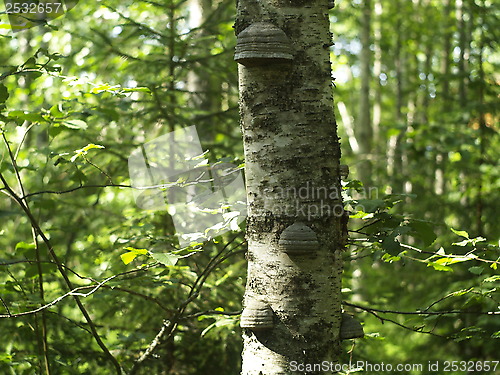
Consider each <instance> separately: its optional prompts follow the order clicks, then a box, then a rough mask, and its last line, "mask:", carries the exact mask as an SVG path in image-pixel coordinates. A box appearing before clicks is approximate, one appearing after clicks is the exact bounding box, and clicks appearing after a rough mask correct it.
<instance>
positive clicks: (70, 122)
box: [61, 120, 88, 130]
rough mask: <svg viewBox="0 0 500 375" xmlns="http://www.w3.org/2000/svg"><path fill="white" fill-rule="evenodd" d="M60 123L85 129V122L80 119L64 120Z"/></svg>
mask: <svg viewBox="0 0 500 375" xmlns="http://www.w3.org/2000/svg"><path fill="white" fill-rule="evenodd" d="M61 124H62V125H64V126H66V127H67V128H70V129H77V130H85V129H87V127H88V126H87V123H86V122H85V121H82V120H66V121H63V122H61Z"/></svg>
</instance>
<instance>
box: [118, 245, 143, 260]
mask: <svg viewBox="0 0 500 375" xmlns="http://www.w3.org/2000/svg"><path fill="white" fill-rule="evenodd" d="M125 250H128V251H129V252H128V253H125V254H122V255H120V258H121V259H122V262H123V263H125V264H129V263H130V262H132V261H133V260H134V259H135V258H136V257H137V256H138V255H145V254H147V253H148V251H147V250H146V249H136V248H133V247H126V248H125Z"/></svg>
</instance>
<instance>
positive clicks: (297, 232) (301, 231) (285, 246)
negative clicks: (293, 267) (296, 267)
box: [278, 222, 319, 255]
mask: <svg viewBox="0 0 500 375" xmlns="http://www.w3.org/2000/svg"><path fill="white" fill-rule="evenodd" d="M278 245H279V248H280V249H281V250H283V251H284V252H285V253H287V254H288V255H302V254H314V253H315V252H316V251H317V250H318V247H319V242H318V238H317V237H316V233H314V231H313V230H312V229H311V228H309V227H308V226H307V225H305V224H304V223H300V222H298V223H294V224H292V225H290V226H289V227H287V228H286V229H285V230H284V231H283V232H282V233H281V236H280V238H279V240H278Z"/></svg>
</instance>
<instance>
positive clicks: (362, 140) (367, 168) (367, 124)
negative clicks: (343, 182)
mask: <svg viewBox="0 0 500 375" xmlns="http://www.w3.org/2000/svg"><path fill="white" fill-rule="evenodd" d="M371 14H372V3H371V0H365V1H364V2H363V7H362V16H361V56H360V63H361V76H360V78H361V93H360V94H361V95H360V105H359V119H358V124H357V126H356V128H355V129H356V130H357V137H356V138H357V139H358V143H359V145H360V147H361V159H362V160H361V161H360V163H358V175H359V176H358V178H359V179H360V180H361V181H363V183H364V184H365V186H368V185H369V184H370V183H371V169H372V168H371V167H372V163H371V153H372V142H373V128H372V122H371V108H370V81H371V76H372V75H371V50H370V45H371V38H370V35H371Z"/></svg>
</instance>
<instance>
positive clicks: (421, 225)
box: [408, 219, 437, 246]
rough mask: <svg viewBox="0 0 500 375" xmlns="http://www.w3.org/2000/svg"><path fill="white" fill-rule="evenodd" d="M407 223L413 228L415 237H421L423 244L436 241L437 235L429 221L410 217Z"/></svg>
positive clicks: (426, 244) (428, 244)
mask: <svg viewBox="0 0 500 375" xmlns="http://www.w3.org/2000/svg"><path fill="white" fill-rule="evenodd" d="M408 225H409V226H410V227H411V229H412V230H413V232H414V234H415V237H417V238H419V239H421V240H422V241H423V242H424V245H425V246H430V245H432V244H433V243H434V241H436V238H437V235H436V233H435V232H434V227H433V225H432V224H431V223H429V222H427V221H424V220H415V219H412V220H410V221H409V223H408Z"/></svg>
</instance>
